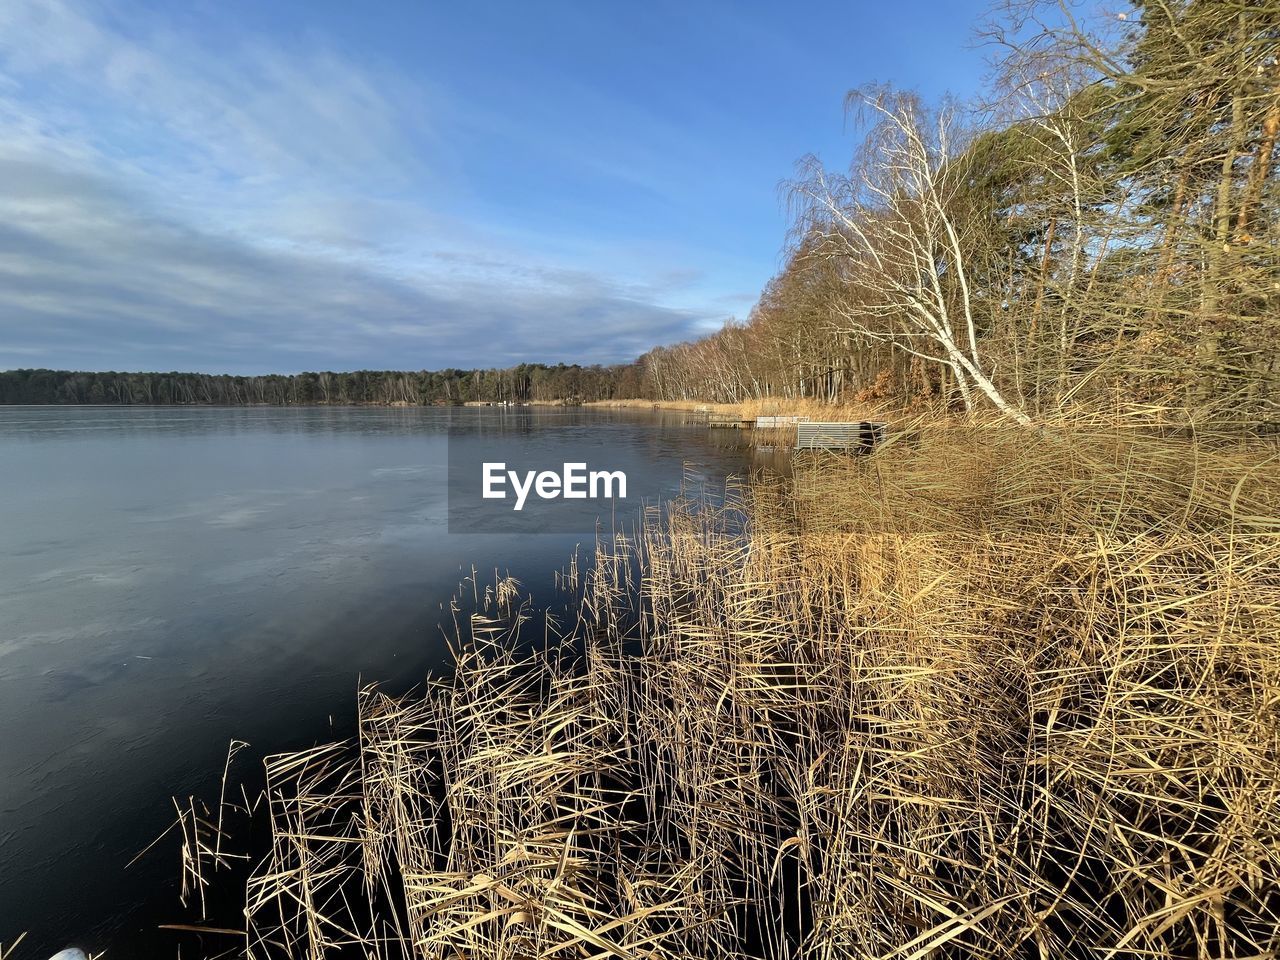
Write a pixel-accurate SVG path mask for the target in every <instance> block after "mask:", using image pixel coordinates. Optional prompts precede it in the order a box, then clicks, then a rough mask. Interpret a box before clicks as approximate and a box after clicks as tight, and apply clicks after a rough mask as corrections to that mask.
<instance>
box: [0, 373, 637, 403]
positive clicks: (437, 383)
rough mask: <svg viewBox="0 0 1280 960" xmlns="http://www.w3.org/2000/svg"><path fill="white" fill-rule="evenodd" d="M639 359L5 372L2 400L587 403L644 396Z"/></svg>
mask: <svg viewBox="0 0 1280 960" xmlns="http://www.w3.org/2000/svg"><path fill="white" fill-rule="evenodd" d="M642 379H643V373H642V371H641V369H640V368H639V367H638V366H637V365H636V364H622V365H618V366H613V367H602V366H589V367H583V366H579V365H577V364H568V365H567V364H557V365H555V366H548V365H545V364H537V363H533V364H530V363H522V364H520V365H518V366H515V367H510V368H508V369H505V370H452V369H450V370H438V371H431V370H420V371H393V370H357V371H355V372H350V373H328V372H321V373H299V374H293V375H283V374H270V375H266V376H257V377H240V376H231V375H227V374H208V373H87V372H77V371H70V370H8V371H0V403H7V404H12V403H42V404H43V403H51V404H78V403H90V404H92V403H103V404H203V405H242V404H275V405H281V406H283V405H289V404H382V405H392V404H394V405H398V406H427V405H433V404H455V403H467V402H476V401H487V402H493V403H501V402H504V401H510V402H513V403H527V402H531V401H550V400H558V401H567V402H570V403H573V402H587V401H591V400H609V399H612V398H614V397H623V396H632V397H634V396H639V395H640V394H641V392H642V391H643V383H642Z"/></svg>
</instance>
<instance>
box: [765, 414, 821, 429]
mask: <svg viewBox="0 0 1280 960" xmlns="http://www.w3.org/2000/svg"><path fill="white" fill-rule="evenodd" d="M808 419H809V418H808V417H756V427H757V428H758V429H763V430H768V429H776V428H778V427H790V426H794V425H795V424H797V423H804V422H805V421H807V420H808Z"/></svg>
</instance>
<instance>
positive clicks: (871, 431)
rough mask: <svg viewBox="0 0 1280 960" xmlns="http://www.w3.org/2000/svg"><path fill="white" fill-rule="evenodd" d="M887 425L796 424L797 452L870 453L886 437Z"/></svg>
mask: <svg viewBox="0 0 1280 960" xmlns="http://www.w3.org/2000/svg"><path fill="white" fill-rule="evenodd" d="M888 431H889V425H888V424H887V423H879V422H876V421H872V420H861V421H854V422H852V423H811V422H801V423H797V424H796V449H797V450H854V451H857V452H859V453H870V452H871V451H872V450H874V449H875V447H876V445H877V444H879V443H883V442H884V440H885V438H886V437H887V436H888Z"/></svg>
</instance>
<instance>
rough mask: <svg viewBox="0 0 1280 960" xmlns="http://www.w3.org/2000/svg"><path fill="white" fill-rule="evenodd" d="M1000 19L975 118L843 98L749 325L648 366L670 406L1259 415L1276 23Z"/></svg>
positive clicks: (1187, 15) (656, 392) (1278, 9)
mask: <svg viewBox="0 0 1280 960" xmlns="http://www.w3.org/2000/svg"><path fill="white" fill-rule="evenodd" d="M1127 9H1128V10H1129V11H1130V12H1128V13H1120V14H1115V13H1111V14H1109V15H1099V16H1098V17H1096V18H1094V19H1083V18H1082V17H1081V16H1080V14H1079V11H1078V9H1077V8H1076V7H1075V6H1073V5H1070V4H1065V3H1063V4H1058V3H1050V4H1029V3H1015V4H1011V5H1010V6H1009V8H1008V9H1006V10H1005V11H1003V13H1002V16H1001V18H1000V20H999V21H998V23H996V24H995V25H992V26H990V27H988V28H986V30H985V33H984V34H983V39H984V40H985V41H987V45H988V49H989V50H991V51H992V52H993V53H994V56H993V69H994V77H993V80H992V82H991V84H990V87H989V89H990V91H991V93H990V95H989V100H988V102H985V103H981V104H977V105H972V106H969V107H967V108H965V107H961V106H960V105H958V104H954V103H944V104H940V105H930V104H928V103H925V102H922V100H921V99H920V98H919V97H917V96H915V95H913V94H911V93H909V92H904V91H901V90H896V89H893V88H890V87H886V86H875V85H873V86H867V87H863V88H861V89H858V90H855V91H853V92H852V93H850V94H849V96H848V99H847V104H846V105H847V109H848V113H849V119H850V120H851V122H852V123H853V124H854V125H855V127H856V129H857V130H858V131H859V132H860V133H859V135H860V142H859V145H858V147H857V149H856V150H855V151H854V153H853V156H852V158H851V162H850V164H849V166H848V168H847V169H845V170H841V171H838V172H833V171H830V170H826V169H824V168H823V167H822V166H821V165H820V164H819V163H818V161H817V160H816V159H814V158H808V159H806V160H804V161H802V162H801V163H800V164H799V165H798V168H797V171H796V174H795V176H794V177H793V178H792V179H791V180H790V181H789V182H788V183H787V184H786V185H785V193H786V196H787V199H788V204H789V210H790V212H791V232H790V236H789V238H788V247H787V253H786V260H785V265H784V267H783V269H782V270H781V271H780V272H779V274H778V275H777V276H776V277H775V278H774V279H773V280H772V282H771V283H770V284H769V285H768V287H767V288H766V289H765V290H764V292H763V294H762V295H761V297H760V300H759V303H758V304H757V306H756V307H755V308H754V310H753V311H752V313H751V314H750V316H749V317H748V318H747V320H746V322H744V323H730V324H728V325H727V326H725V327H724V329H723V330H721V331H720V332H718V333H716V334H714V335H711V336H708V337H705V338H703V339H700V340H696V341H693V342H690V343H683V344H679V345H676V346H667V347H660V348H658V349H655V350H653V351H651V352H650V353H648V354H646V355H645V356H644V357H643V358H641V361H640V362H641V365H642V366H643V367H644V370H645V377H646V381H647V385H648V389H649V390H650V392H651V394H652V395H653V396H655V397H658V398H662V399H672V400H674V399H692V398H697V399H703V400H715V401H722V402H738V401H742V400H745V399H751V398H758V397H763V396H781V397H812V398H817V399H825V400H833V401H834V400H850V399H873V400H875V399H894V400H905V401H908V402H911V401H915V400H919V399H921V398H928V397H935V398H941V399H943V400H944V401H946V402H947V403H948V404H950V405H953V406H955V407H960V408H965V409H973V408H979V407H985V408H987V409H991V408H994V409H997V410H999V411H1001V412H1002V413H1004V414H1007V415H1008V416H1010V417H1012V418H1013V419H1015V420H1025V419H1027V418H1034V417H1036V416H1043V415H1050V414H1053V413H1055V412H1058V411H1061V410H1063V409H1065V408H1066V407H1068V406H1069V405H1079V404H1086V405H1093V406H1102V407H1105V408H1107V409H1115V408H1116V407H1117V406H1120V407H1125V406H1129V407H1132V406H1135V405H1136V406H1147V407H1151V406H1155V405H1160V406H1176V407H1195V408H1197V409H1212V410H1218V411H1230V412H1231V413H1232V414H1233V415H1236V416H1244V417H1247V418H1249V419H1252V420H1255V421H1256V420H1257V419H1269V418H1273V417H1274V413H1275V409H1276V401H1277V399H1278V397H1280V389H1278V386H1277V384H1278V381H1280V377H1278V376H1277V373H1278V368H1277V358H1278V357H1280V322H1278V320H1277V317H1278V312H1277V306H1278V305H1280V267H1278V265H1277V259H1276V240H1277V218H1276V214H1277V202H1276V201H1277V189H1276V177H1275V163H1274V154H1275V149H1276V137H1277V132H1278V131H1280V4H1276V3H1275V2H1267V0H1242V2H1230V3H1229V2H1225V0H1195V2H1164V0H1159V2H1141V0H1140V2H1137V3H1133V4H1131V5H1128V6H1127Z"/></svg>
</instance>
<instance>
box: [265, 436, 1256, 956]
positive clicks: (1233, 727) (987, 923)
mask: <svg viewBox="0 0 1280 960" xmlns="http://www.w3.org/2000/svg"><path fill="white" fill-rule="evenodd" d="M1275 457H1276V450H1275V448H1274V446H1268V445H1267V444H1265V443H1263V442H1258V441H1248V440H1240V439H1237V438H1228V437H1216V436H1194V435H1193V436H1183V437H1177V438H1170V437H1162V436H1158V435H1156V434H1154V433H1151V432H1144V431H1139V430H1131V431H1127V430H1122V429H1118V428H1116V427H1115V426H1114V425H1113V424H1107V423H1098V424H1062V425H1057V426H1055V427H1054V428H1053V429H1048V430H1045V431H1043V432H1038V433H1035V432H1029V431H1026V430H1024V429H1021V428H1018V427H1013V426H1007V425H999V424H992V425H982V424H961V423H953V422H938V423H932V424H925V425H921V426H919V427H918V428H917V429H915V430H913V431H912V433H911V435H910V436H909V437H906V436H904V437H901V438H899V439H897V440H895V441H893V442H891V443H889V444H888V445H886V446H885V447H883V448H882V449H880V450H879V451H877V452H876V453H875V454H873V455H872V456H869V457H863V458H844V457H813V458H810V459H802V460H797V462H796V464H795V475H794V477H793V478H791V479H789V480H787V481H782V480H772V481H766V480H759V481H757V482H754V483H750V484H746V485H744V486H742V487H739V488H736V489H734V490H731V491H730V494H729V496H728V498H727V500H726V501H725V502H723V503H711V502H709V501H705V500H696V499H688V500H680V501H677V502H676V503H673V504H671V505H669V506H668V507H667V508H666V509H664V510H663V511H661V512H653V513H651V514H650V515H649V516H648V517H647V518H646V522H645V524H644V525H643V529H642V530H641V531H639V532H638V533H637V535H636V536H635V537H634V538H629V537H626V536H617V537H615V538H614V539H612V540H608V541H606V542H604V543H602V544H600V545H599V549H598V550H597V553H596V556H595V559H594V561H593V563H592V564H591V565H589V566H588V567H587V568H586V569H584V570H583V571H581V572H579V571H578V570H577V569H576V568H574V569H573V570H572V571H571V572H570V573H569V574H568V575H567V577H566V582H567V585H568V586H569V587H570V588H571V589H574V590H576V591H578V593H579V594H580V596H581V602H580V603H579V604H578V605H577V607H576V609H577V613H576V615H575V616H574V617H571V618H569V619H568V620H565V621H564V622H561V621H558V620H556V619H553V618H551V617H548V616H543V617H541V618H539V617H535V616H534V615H533V613H532V612H531V608H530V607H529V606H527V605H526V604H525V602H524V601H523V599H522V595H521V591H520V590H519V587H518V585H516V584H514V583H513V582H512V581H509V580H501V581H498V582H496V583H494V584H493V585H492V586H491V588H490V590H489V592H487V593H486V594H485V595H484V596H483V597H482V598H481V602H480V603H479V606H478V608H477V609H475V610H474V611H471V612H469V613H465V612H463V611H462V610H461V609H459V614H458V618H457V625H458V637H457V642H456V649H455V650H454V657H455V663H456V669H455V670H454V671H453V673H452V674H451V675H450V676H449V677H447V678H444V679H440V680H437V681H434V682H432V683H431V684H429V686H428V687H427V689H426V691H425V693H423V694H421V695H418V696H414V697H410V698H405V699H392V698H389V697H386V696H384V695H382V694H380V693H378V692H377V691H376V690H375V689H372V688H371V689H367V690H365V691H363V692H362V693H361V695H360V717H361V720H360V736H359V741H358V743H356V744H354V745H343V744H337V745H333V746H327V747H320V748H317V749H314V750H310V751H306V752H304V753H300V754H293V755H288V756H279V757H274V758H272V759H271V760H270V761H269V762H268V780H269V788H268V800H269V809H270V815H271V819H272V825H273V846H272V851H271V854H270V856H269V857H268V858H267V859H266V860H265V861H264V862H263V863H262V864H261V866H260V867H259V868H258V869H257V870H256V871H255V874H254V877H253V879H252V880H251V882H250V886H249V896H248V910H247V922H248V926H247V934H248V936H247V941H246V942H247V953H248V955H249V956H252V957H267V956H288V957H298V958H301V957H307V958H320V957H329V956H339V955H352V956H362V957H378V958H382V957H396V958H400V957H416V958H451V960H453V958H457V960H461V958H468V960H472V958H474V960H480V958H483V960H506V958H510V960H524V958H543V957H546V958H552V957H554V958H570V957H573V958H585V957H599V958H605V957H617V958H660V957H663V958H665V957H706V958H738V957H761V958H784V957H786V958H793V957H794V958H801V957H803V958H823V960H825V958H835V957H875V958H882V960H890V958H892V960H918V958H925V957H930V958H941V957H992V958H1005V957H1008V958H1014V957H1017V958H1058V957H1090V958H1098V957H1125V958H1137V957H1143V958H1150V957H1163V958H1205V960H1208V958H1228V957H1230V958H1246V957H1256V958H1263V957H1274V956H1276V954H1277V951H1278V950H1280V933H1278V932H1277V928H1278V926H1280V780H1278V778H1277V773H1278V772H1280V763H1278V758H1280V645H1278V643H1277V640H1278V639H1280V520H1277V517H1280V475H1278V472H1277V469H1276V463H1277V461H1276V459H1275ZM531 641H536V642H531Z"/></svg>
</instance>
